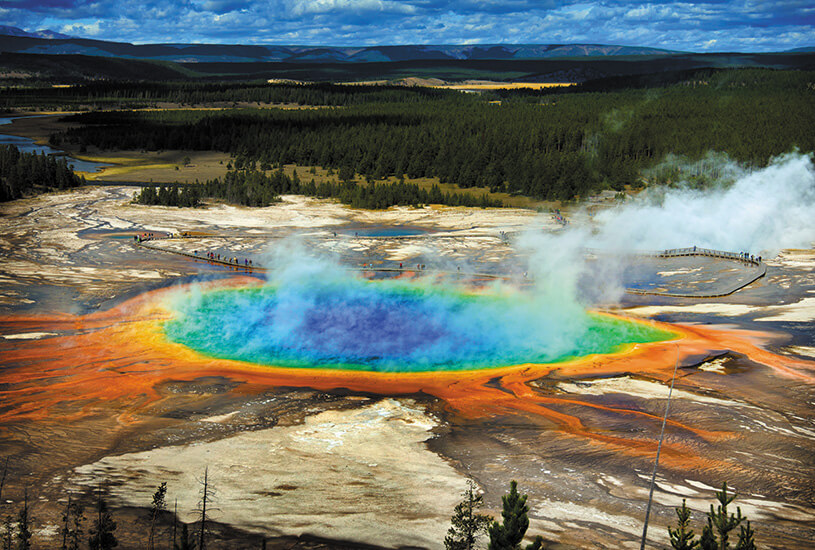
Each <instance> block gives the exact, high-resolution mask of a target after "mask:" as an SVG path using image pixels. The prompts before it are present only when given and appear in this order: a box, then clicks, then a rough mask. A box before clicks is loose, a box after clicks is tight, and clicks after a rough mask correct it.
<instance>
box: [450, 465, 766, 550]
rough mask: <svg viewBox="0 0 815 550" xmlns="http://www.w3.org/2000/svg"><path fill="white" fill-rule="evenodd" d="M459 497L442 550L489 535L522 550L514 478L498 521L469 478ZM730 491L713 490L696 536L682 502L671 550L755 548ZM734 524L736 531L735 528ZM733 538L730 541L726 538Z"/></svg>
mask: <svg viewBox="0 0 815 550" xmlns="http://www.w3.org/2000/svg"><path fill="white" fill-rule="evenodd" d="M462 496H463V497H464V498H463V500H462V501H461V502H460V503H459V504H457V505H456V507H455V510H454V512H453V515H452V517H451V518H450V524H451V525H450V528H449V529H448V531H447V536H446V537H445V538H444V548H445V550H473V549H474V548H476V547H478V542H479V539H480V538H481V537H482V536H484V535H487V536H489V545H488V547H487V548H488V550H521V542H522V541H523V540H524V536H525V535H526V531H527V529H528V528H529V506H528V505H527V503H526V501H527V495H522V494H520V493H519V492H518V484H517V483H516V482H515V481H514V480H513V481H512V482H511V483H510V488H509V492H508V493H507V494H506V495H504V496H503V497H501V501H502V504H503V509H502V511H501V520H502V521H501V522H500V523H499V522H498V521H496V520H494V519H493V518H492V517H491V516H489V515H486V514H482V513H480V512H479V509H480V508H481V507H482V506H483V505H484V499H483V497H482V496H481V494H479V493H478V487H477V486H476V484H475V482H473V481H472V480H467V488H466V489H465V490H464V492H463V493H462ZM735 498H736V495H735V494H728V491H727V483H726V482H725V483H722V489H721V491H716V501H717V502H718V505H717V506H716V508H715V509H714V507H713V504H711V505H710V512H708V514H707V523H706V525H705V526H704V527H703V529H702V534H701V536H700V537H699V538H696V536H695V535H694V532H693V530H692V529H691V528H690V518H691V511H690V509H689V508H688V507H687V506H686V504H685V500H684V499H683V500H682V506H681V508H676V509H675V510H676V515H677V524H676V527H668V536H669V539H670V543H671V549H672V550H696V549H698V550H731V549H732V550H756V544H755V531H753V528H752V526H751V525H750V521H749V520H748V519H747V518H746V517H745V516H743V515H742V513H741V508H736V513H735V514H733V513H732V511H731V510H728V508H727V507H728V506H729V505H730V504H732V503H733V501H734V500H735ZM736 527H739V532H738V533H737V534H736V533H735V529H736ZM733 538H735V541H734V542H735V545H733V546H731V544H730V540H731V539H733ZM543 548H544V546H543V538H542V537H540V536H537V537H535V540H534V541H533V542H532V543H531V544H528V545H527V546H526V550H541V549H543Z"/></svg>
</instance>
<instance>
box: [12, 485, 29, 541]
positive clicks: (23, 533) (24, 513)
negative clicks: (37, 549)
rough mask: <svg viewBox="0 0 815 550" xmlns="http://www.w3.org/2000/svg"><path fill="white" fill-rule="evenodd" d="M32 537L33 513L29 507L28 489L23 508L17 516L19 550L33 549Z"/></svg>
mask: <svg viewBox="0 0 815 550" xmlns="http://www.w3.org/2000/svg"><path fill="white" fill-rule="evenodd" d="M31 535H32V533H31V511H30V509H29V507H28V489H26V492H25V498H24V500H23V506H22V508H20V513H19V514H18V515H17V546H16V548H17V550H29V549H30V548H31Z"/></svg>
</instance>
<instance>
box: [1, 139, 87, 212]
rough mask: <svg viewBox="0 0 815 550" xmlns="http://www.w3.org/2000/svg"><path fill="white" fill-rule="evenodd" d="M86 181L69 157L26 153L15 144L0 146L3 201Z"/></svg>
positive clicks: (74, 185)
mask: <svg viewBox="0 0 815 550" xmlns="http://www.w3.org/2000/svg"><path fill="white" fill-rule="evenodd" d="M84 183H85V178H84V177H80V176H77V175H76V174H74V171H73V170H72V169H71V167H70V166H68V163H67V161H66V160H65V157H59V156H53V155H46V154H45V153H43V154H37V153H22V152H20V150H19V149H17V148H16V147H14V146H13V145H0V202H3V201H10V200H14V199H19V198H22V197H25V196H27V195H32V194H35V193H41V192H44V191H49V190H52V189H69V188H71V187H76V186H78V185H82V184H84Z"/></svg>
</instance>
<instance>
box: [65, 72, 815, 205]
mask: <svg viewBox="0 0 815 550" xmlns="http://www.w3.org/2000/svg"><path fill="white" fill-rule="evenodd" d="M697 81H698V82H702V83H704V84H700V85H698V86H697V85H689V84H688V82H697ZM813 81H815V73H812V72H784V71H728V72H723V73H717V74H713V75H707V74H703V75H699V76H698V79H697V80H694V79H693V78H691V80H689V81H686V82H682V83H676V84H672V85H669V86H665V87H661V88H646V89H622V90H613V91H609V92H577V93H559V94H555V93H553V94H550V95H541V92H517V94H516V95H514V96H513V98H514V99H513V100H511V101H510V100H507V101H502V102H500V104H494V103H491V102H489V101H486V100H485V98H475V99H472V98H468V97H465V95H464V94H459V95H454V96H450V95H443V96H439V97H432V98H428V97H424V96H416V98H419V99H418V100H417V101H403V100H401V99H400V100H399V101H388V102H364V103H360V104H350V105H348V106H346V107H342V108H327V109H306V110H280V109H262V110H258V109H243V110H240V109H235V110H228V111H192V110H189V111H172V112H168V111H165V112H126V111H118V112H97V113H86V114H80V115H75V116H71V117H68V118H67V119H66V120H68V121H70V122H73V123H78V124H81V125H82V126H78V127H75V128H72V129H70V130H67V131H65V132H62V133H59V134H55V135H54V136H52V143H53V144H54V145H57V146H60V145H63V144H65V145H73V146H90V145H93V146H96V147H100V148H102V149H148V150H169V149H181V150H184V149H186V150H213V151H224V152H228V153H230V154H232V155H233V156H235V157H243V158H246V159H248V160H254V161H257V162H259V163H268V164H297V165H304V166H322V167H326V168H328V167H331V168H335V169H342V168H346V169H350V170H352V171H353V172H355V173H359V174H362V175H363V176H367V177H370V178H372V179H373V180H376V181H381V180H383V179H386V178H389V177H398V176H400V175H406V176H407V177H409V178H419V177H436V178H439V180H440V181H441V182H442V183H455V184H458V185H460V186H462V187H474V186H479V187H488V188H490V189H491V190H492V191H506V192H509V193H513V194H522V195H527V196H530V197H534V198H538V199H561V200H565V199H573V198H577V197H584V196H586V195H588V194H591V193H593V192H596V191H598V190H601V189H606V188H611V189H618V190H619V189H622V187H623V186H624V185H638V184H640V181H641V180H640V174H641V172H642V171H643V170H646V169H648V168H652V167H653V166H656V165H657V164H659V163H660V161H661V160H662V159H664V158H665V157H666V155H668V154H676V155H681V156H683V157H686V158H688V159H690V160H697V159H700V158H702V157H704V156H705V155H706V154H707V153H708V152H710V151H718V152H723V153H726V154H727V155H729V157H730V158H732V159H734V160H736V161H739V162H742V163H746V164H751V165H754V166H763V165H766V164H767V163H768V162H769V161H770V159H771V158H772V157H774V156H776V155H779V154H782V153H785V152H789V151H790V150H792V149H793V148H796V147H797V148H799V149H800V150H802V151H804V152H810V151H813V150H815V133H813V132H812V131H811V128H812V127H813V126H815V109H812V104H813V103H812V100H813V93H815V90H813V89H812V87H811V82H813ZM416 98H414V99H416ZM530 98H531V99H530ZM525 99H530V100H529V101H527V100H525ZM791 113H794V114H795V116H790V114H791Z"/></svg>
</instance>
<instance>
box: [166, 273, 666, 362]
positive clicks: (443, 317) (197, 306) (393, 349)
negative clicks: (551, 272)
mask: <svg viewBox="0 0 815 550" xmlns="http://www.w3.org/2000/svg"><path fill="white" fill-rule="evenodd" d="M171 309H172V311H173V318H172V319H171V320H169V321H167V322H166V323H165V324H164V333H165V335H166V337H167V338H168V339H169V340H170V341H172V342H175V343H178V344H183V345H185V346H187V347H189V348H191V349H193V350H195V351H197V352H199V353H202V354H204V355H207V356H210V357H215V358H219V359H231V360H239V361H245V362H249V363H254V364H260V365H268V366H276V367H285V368H304V369H307V368H322V369H344V370H361V371H378V372H403V373H410V372H428V371H456V370H475V369H487V368H500V367H507V366H512V365H520V364H526V363H537V364H541V363H554V362H561V361H566V360H570V359H574V358H578V357H582V356H586V355H590V354H605V353H613V352H615V351H619V350H620V349H622V348H623V347H625V346H626V345H628V344H634V343H643V342H656V341H661V340H668V339H672V338H674V337H675V336H676V335H675V334H674V333H671V332H668V331H665V330H660V329H658V328H655V327H653V326H651V325H648V324H645V323H640V322H635V321H628V320H623V319H619V318H615V317H611V316H607V315H603V314H597V313H590V312H586V311H585V310H583V309H582V308H580V307H574V305H570V304H557V303H555V304H553V303H551V300H547V299H544V298H542V297H540V296H536V295H535V294H533V293H529V292H525V291H522V290H517V289H506V288H504V289H497V290H495V289H493V290H486V291H479V292H472V291H470V290H467V289H461V288H454V287H446V286H438V285H428V284H421V283H418V284H417V283H415V282H414V283H406V282H401V281H392V280H391V281H379V282H369V281H364V280H356V279H349V278H343V279H340V280H334V281H331V280H329V281H319V280H316V279H315V278H310V277H307V278H305V279H304V280H302V281H300V282H291V281H289V282H288V283H287V284H285V285H278V286H275V285H267V286H261V287H248V288H247V287H243V288H220V289H216V290H210V291H203V292H198V293H183V294H181V295H179V296H177V297H176V298H175V299H174V300H173V303H172V306H171Z"/></svg>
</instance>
